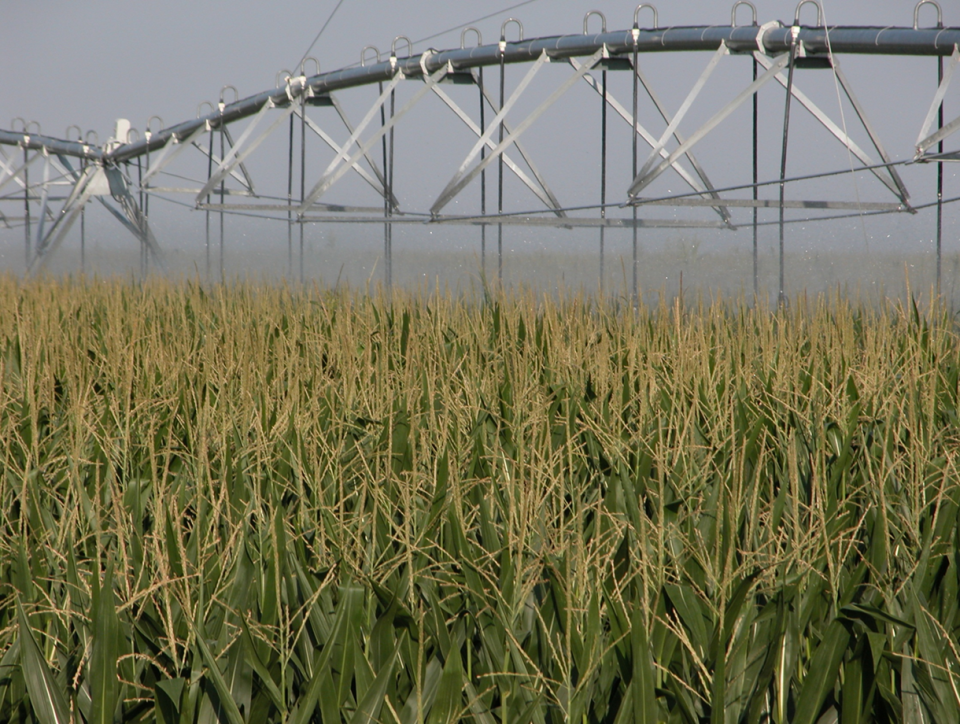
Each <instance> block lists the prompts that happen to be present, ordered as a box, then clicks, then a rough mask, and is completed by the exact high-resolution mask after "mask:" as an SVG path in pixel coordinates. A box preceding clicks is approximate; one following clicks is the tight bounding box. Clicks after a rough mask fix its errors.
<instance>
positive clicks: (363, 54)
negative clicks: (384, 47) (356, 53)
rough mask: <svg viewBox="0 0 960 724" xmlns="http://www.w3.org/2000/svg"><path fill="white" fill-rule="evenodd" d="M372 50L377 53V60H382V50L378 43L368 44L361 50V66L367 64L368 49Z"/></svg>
mask: <svg viewBox="0 0 960 724" xmlns="http://www.w3.org/2000/svg"><path fill="white" fill-rule="evenodd" d="M368 50H372V51H373V52H374V53H376V54H377V62H378V63H379V62H380V51H379V50H378V49H377V46H376V45H368V46H366V47H365V48H364V49H363V50H361V51H360V67H361V68H362V67H364V66H365V65H366V64H367V51H368Z"/></svg>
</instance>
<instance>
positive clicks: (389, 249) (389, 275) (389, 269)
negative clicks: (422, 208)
mask: <svg viewBox="0 0 960 724" xmlns="http://www.w3.org/2000/svg"><path fill="white" fill-rule="evenodd" d="M396 99H397V92H396V90H392V91H390V120H391V121H393V117H394V114H395V113H396ZM395 128H396V126H390V168H389V169H388V170H387V183H388V184H389V185H390V196H389V197H392V196H393V165H394V135H393V134H394V130H395ZM389 197H388V198H389ZM389 215H390V216H393V208H392V207H390V209H389ZM384 257H385V262H386V263H385V265H384V266H385V269H384V271H385V273H386V282H387V289H389V288H390V287H392V286H393V225H392V224H389V225H388V228H387V246H386V249H384Z"/></svg>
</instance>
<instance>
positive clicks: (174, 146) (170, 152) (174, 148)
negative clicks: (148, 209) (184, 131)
mask: <svg viewBox="0 0 960 724" xmlns="http://www.w3.org/2000/svg"><path fill="white" fill-rule="evenodd" d="M208 130H209V128H208V127H207V124H204V125H202V126H200V127H198V128H197V129H195V130H194V132H193V133H191V134H190V135H189V136H187V137H186V138H185V139H183V140H182V141H181V140H180V139H179V138H177V136H176V134H174V135H172V136H170V140H169V141H167V142H166V144H165V145H164V147H163V150H162V151H160V155H159V156H157V160H156V161H154V162H153V163H152V164H150V169H149V170H148V171H147V172H146V173H145V174H144V175H143V180H142V181H141V182H140V183H141V184H146V183H147V181H149V180H150V179H152V178H153V177H154V176H156V175H157V174H158V173H160V171H162V170H163V169H164V167H166V166H167V165H168V164H169V163H170V162H171V161H173V159H175V158H176V157H177V156H179V155H180V154H181V153H183V151H184V149H186V148H189V147H190V146H192V145H193V142H194V141H196V140H197V138H199V137H200V136H201V135H203V134H204V133H206V132H207V131H208Z"/></svg>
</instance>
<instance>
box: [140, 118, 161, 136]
mask: <svg viewBox="0 0 960 724" xmlns="http://www.w3.org/2000/svg"><path fill="white" fill-rule="evenodd" d="M154 121H157V123H158V124H159V125H160V128H158V129H157V130H156V131H154V130H153V122H154ZM163 126H164V123H163V119H162V118H161V117H160V116H150V117H149V118H148V119H147V130H146V131H144V133H151V134H152V133H157V132H158V131H160V130H161V129H162V128H163Z"/></svg>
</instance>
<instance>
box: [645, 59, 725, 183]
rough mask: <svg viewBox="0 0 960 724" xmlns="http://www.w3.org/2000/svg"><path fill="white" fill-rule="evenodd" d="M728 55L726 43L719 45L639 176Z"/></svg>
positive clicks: (671, 134)
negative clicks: (721, 60) (723, 58)
mask: <svg viewBox="0 0 960 724" xmlns="http://www.w3.org/2000/svg"><path fill="white" fill-rule="evenodd" d="M729 54H730V51H729V50H728V49H727V45H726V43H720V47H719V48H717V52H716V53H714V54H713V57H712V58H710V62H709V63H707V67H706V68H704V69H703V73H701V74H700V77H699V78H698V79H697V82H696V83H694V85H693V88H691V89H690V92H689V93H688V94H687V97H686V98H685V99H684V101H683V104H682V105H681V106H680V109H679V110H678V111H677V114H676V115H675V116H674V117H673V119H671V120H669V121H667V128H666V130H665V131H664V132H663V135H662V136H660V140H659V141H657V144H656V145H655V146H654V147H653V150H652V151H651V152H650V155H649V156H648V157H647V160H646V162H645V163H644V164H643V168H641V169H640V173H639V174H638V175H639V176H643V175H644V174H645V173H646V172H647V171H649V170H650V167H651V166H653V164H654V162H655V161H656V160H657V157H658V156H659V155H660V151H661V150H662V149H663V148H664V147H666V145H667V141H669V140H670V138H671V137H672V136H673V135H675V134H676V132H677V128H678V127H679V126H680V122H681V121H682V120H683V119H684V117H685V116H686V115H687V111H689V110H690V107H691V106H693V102H694V101H695V100H696V99H697V96H699V95H700V91H702V90H703V87H704V86H705V85H706V84H707V81H708V80H709V79H710V76H711V75H713V71H714V70H716V68H717V65H718V64H719V63H720V59H721V58H722V57H723V56H725V55H729ZM635 72H636V73H637V77H638V78H639V79H640V81H641V82H642V83H643V87H644V88H646V89H647V93H650V88H649V86H648V85H647V83H646V81H645V79H644V78H643V76H642V75H641V73H640V69H639V68H637V69H636V70H635ZM651 100H653V96H652V95H651ZM654 103H656V101H654ZM657 108H658V109H659V110H660V114H661V115H662V116H663V117H664V120H666V119H667V117H668V115H667V114H664V112H663V108H662V107H661V106H660V104H659V103H657Z"/></svg>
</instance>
